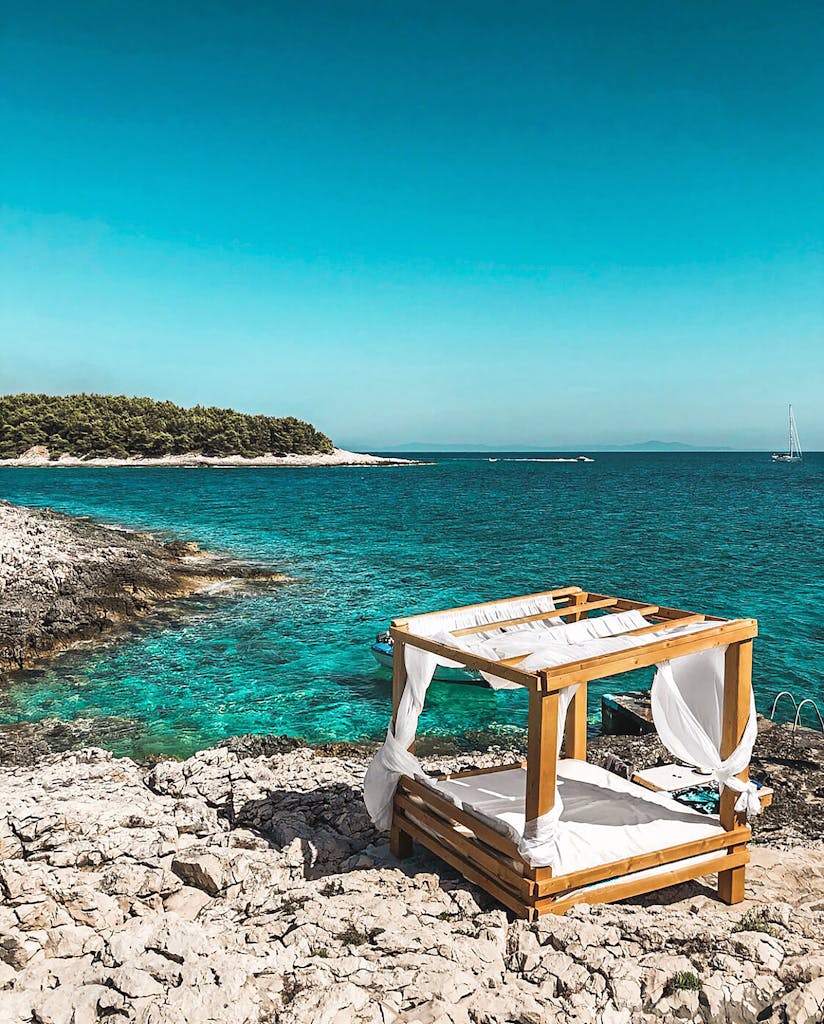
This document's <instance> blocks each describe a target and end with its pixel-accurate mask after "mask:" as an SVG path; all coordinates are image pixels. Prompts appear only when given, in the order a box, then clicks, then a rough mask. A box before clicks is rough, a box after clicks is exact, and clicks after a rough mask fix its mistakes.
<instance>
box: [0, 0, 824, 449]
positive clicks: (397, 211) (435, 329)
mask: <svg viewBox="0 0 824 1024" xmlns="http://www.w3.org/2000/svg"><path fill="white" fill-rule="evenodd" d="M25 7H26V5H23V4H20V5H15V8H14V9H13V8H12V7H10V6H9V5H8V4H7V3H5V4H1V5H0V12H2V14H1V15H0V66H2V68H3V88H2V90H1V91H0V133H1V134H0V139H2V142H1V143H0V144H1V145H2V155H0V391H3V392H11V391H17V390H31V391H54V392H64V393H65V392H71V391H77V390H95V391H104V392H125V393H128V394H148V395H152V396H154V397H158V398H170V399H172V400H174V401H178V402H181V403H184V404H194V403H196V402H202V403H206V404H218V405H228V406H234V407H236V408H239V409H243V410H248V411H256V412H266V413H273V414H287V413H291V414H294V415H298V416H301V417H304V418H307V419H310V420H312V421H313V422H314V423H316V424H317V425H318V426H319V427H321V428H322V429H324V430H326V431H327V432H328V433H330V434H331V435H332V436H333V438H334V439H335V440H336V441H337V442H338V443H340V444H344V445H349V446H355V447H376V448H380V447H386V446H391V445H394V444H396V443H398V442H406V441H428V442H452V443H470V442H478V443H488V444H501V445H506V446H518V445H520V444H529V445H546V446H548V447H554V446H558V445H564V444H573V445H582V446H584V445H586V444H587V443H588V442H589V443H596V442H614V443H624V442H631V441H636V440H644V439H646V438H653V437H654V438H664V439H680V440H683V441H688V442H692V443H698V444H700V443H710V444H713V443H715V444H731V445H740V446H744V447H760V446H763V447H773V446H775V445H778V444H779V443H780V442H781V441H782V440H783V437H784V432H785V417H786V409H785V405H786V402H787V401H789V400H792V401H793V402H794V403H795V406H796V413H797V416H798V421H799V429H800V431H801V437H802V442H804V443H805V446H806V447H810V448H812V447H818V448H824V255H822V253H824V113H823V107H824V102H823V98H824V61H822V59H821V54H822V52H824V6H822V4H821V3H819V2H817V0H810V2H808V3H802V2H797V0H789V2H787V0H783V2H781V3H778V2H775V3H760V2H759V3H752V2H751V0H748V2H734V0H731V2H724V3H720V4H719V3H717V2H709V0H708V2H700V0H689V2H687V0H685V2H680V3H679V2H677V0H671V2H666V3H662V2H660V0H650V2H643V0H638V2H635V0H632V2H629V0H627V2H619V0H603V2H600V3H595V2H586V0H584V2H579V3H573V4H570V3H551V2H549V3H536V4H527V3H512V2H508V3H502V2H500V0H499V2H497V3H494V4H489V3H485V2H479V0H474V2H472V3H457V2H449V3H443V2H437V3H423V2H418V3H406V2H403V0H392V2H384V3H378V2H375V3H358V2H356V0H351V2H341V3H337V4H328V3H312V2H307V3H304V4H293V3H289V4H287V3H277V2H271V3H255V4H253V3H243V2H235V3H228V2H227V3H213V2H209V0H198V2H197V3H188V2H176V3H163V4H155V3H152V2H149V3H141V4H127V3H112V2H106V3H102V2H101V3H97V2H95V0H86V2H83V3H68V2H65V3H62V4H54V3H49V2H48V0H42V2H40V3H37V4H30V5H28V8H29V9H28V10H26V9H25Z"/></svg>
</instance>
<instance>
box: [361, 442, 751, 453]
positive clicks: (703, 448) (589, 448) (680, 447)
mask: <svg viewBox="0 0 824 1024" xmlns="http://www.w3.org/2000/svg"><path fill="white" fill-rule="evenodd" d="M381 450H382V451H383V450H385V451H390V452H503V451H518V452H732V451H735V449H734V448H731V447H730V446H729V445H696V444H686V443H685V442H684V441H638V442H637V443H635V444H590V445H586V444H583V445H579V446H578V447H575V448H572V447H570V446H568V445H565V446H562V447H558V448H556V447H553V446H552V445H534V444H533V445H517V446H511V447H507V446H506V445H494V444H473V445H467V444H435V443H434V442H432V441H430V442H426V441H408V442H407V443H406V444H398V445H391V446H389V445H387V446H386V448H385V449H383V448H382V449H381Z"/></svg>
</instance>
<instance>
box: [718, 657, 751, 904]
mask: <svg viewBox="0 0 824 1024" xmlns="http://www.w3.org/2000/svg"><path fill="white" fill-rule="evenodd" d="M751 687H752V640H748V641H746V642H744V643H738V644H731V645H730V646H729V647H728V648H727V653H726V655H725V656H724V705H723V711H722V719H721V721H722V727H721V749H720V751H719V753H720V754H721V758H722V760H723V759H725V758H727V757H729V756H730V754H731V753H732V752H733V751H734V750H735V748H736V747H737V746H738V744H739V743H740V742H741V737H742V736H743V735H744V729H745V728H746V726H747V722H748V721H749V717H750V690H751ZM738 778H739V779H741V780H742V781H744V782H746V781H747V779H748V778H749V766H748V767H747V768H745V769H744V770H743V771H742V772H740V773H739V775H738ZM737 799H738V794H737V793H736V792H735V791H734V790H731V789H724V790H723V791H722V793H721V807H720V812H719V814H720V818H721V824H722V825H723V826H724V828H726V829H731V830H732V829H735V827H736V825H737V824H738V822H739V816H738V815H736V813H735V809H734V806H733V805H734V804H735V801H736V800H737ZM744 883H745V877H744V867H743V866H741V867H738V868H735V869H732V870H729V871H722V872H721V873H720V874H719V876H718V895H719V896H720V897H721V899H722V900H723V901H724V902H725V903H740V902H741V900H743V899H744Z"/></svg>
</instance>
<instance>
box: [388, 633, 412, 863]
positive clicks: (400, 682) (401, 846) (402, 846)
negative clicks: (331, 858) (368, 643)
mask: <svg viewBox="0 0 824 1024" xmlns="http://www.w3.org/2000/svg"><path fill="white" fill-rule="evenodd" d="M397 628H398V629H403V630H408V628H409V627H408V626H398V627H397ZM405 646H406V645H405V644H404V642H403V641H402V640H400V639H399V638H397V637H396V639H395V643H394V646H393V649H392V727H393V728H394V726H395V720H396V718H397V717H398V707H399V706H400V703H401V697H402V696H403V691H404V689H405V688H406V662H405V661H404V647H405ZM414 747H415V744H414V743H413V744H412V746H411V747H410V748H409V749H410V750H414ZM397 822H398V816H397V814H396V813H395V811H394V810H393V812H392V828H391V830H390V832H389V849H390V850H391V852H392V854H393V856H395V857H397V858H398V860H404V859H405V858H406V857H411V856H412V836H410V835H409V833H407V832H404V831H402V829H401V828H400V827H399V825H398V824H397Z"/></svg>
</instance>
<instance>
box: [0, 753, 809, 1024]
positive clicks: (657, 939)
mask: <svg viewBox="0 0 824 1024" xmlns="http://www.w3.org/2000/svg"><path fill="white" fill-rule="evenodd" d="M774 739H775V740H776V741H777V739H778V738H774ZM785 739H786V737H785ZM782 742H783V740H782ZM230 747H231V748H232V749H230ZM293 747H294V743H293V742H292V741H288V740H287V741H283V740H279V739H277V738H270V739H265V740H264V739H261V738H260V737H254V738H251V739H250V740H243V739H241V740H235V741H233V742H232V743H231V744H229V745H228V746H225V747H221V748H216V749H212V750H206V751H203V752H201V753H199V754H197V755H196V756H194V757H192V758H190V759H189V760H187V761H183V762H177V761H163V762H160V763H159V764H157V765H155V766H153V767H148V766H143V767H141V766H139V765H137V764H135V763H134V762H132V761H129V760H124V759H115V758H113V757H112V756H111V755H110V754H108V753H105V752H104V751H102V750H96V749H86V750H83V751H80V752H74V753H63V754H58V755H53V756H51V757H48V758H46V759H45V760H43V761H42V762H41V763H40V764H38V765H33V766H27V767H16V768H7V769H6V770H5V771H3V772H2V773H0V808H2V810H0V893H2V904H1V905H0V1020H3V1021H4V1022H8V1024H87V1022H88V1024H93V1022H96V1021H100V1020H104V1019H105V1020H110V1019H111V1020H118V1021H135V1022H139V1024H179V1022H183V1021H186V1022H191V1024H201V1022H221V1024H247V1022H248V1024H252V1022H271V1024H307V1022H312V1024H348V1022H353V1024H361V1022H363V1024H366V1022H369V1024H390V1022H408V1024H412V1022H416V1024H450V1022H451V1024H515V1022H518V1024H544V1022H556V1024H597V1022H604V1024H646V1022H653V1021H656V1022H660V1021H668V1022H669V1021H701V1022H729V1024H733V1022H736V1024H738V1022H754V1021H769V1022H772V1024H779V1022H781V1024H788V1022H793V1024H814V1022H818V1021H821V1020H822V1019H823V1017H822V1015H824V937H823V936H824V909H823V908H824V847H822V846H821V844H820V843H818V844H813V845H810V844H809V842H808V843H807V845H800V844H799V838H800V837H799V836H797V835H795V834H793V833H792V830H790V832H784V833H782V834H781V835H780V836H779V835H777V834H776V833H775V830H773V834H772V835H770V839H771V843H770V844H765V843H762V842H756V843H754V844H753V846H752V858H753V862H752V865H751V867H750V869H749V881H748V890H747V897H748V898H747V902H746V903H745V904H744V905H741V906H737V907H726V906H724V905H723V904H721V903H718V902H717V901H716V900H715V898H714V895H713V893H712V891H711V889H709V888H707V887H705V886H704V885H702V884H701V883H697V882H696V883H689V884H686V885H682V886H679V887H677V888H675V889H671V890H668V891H667V892H666V893H663V894H656V895H653V896H651V897H645V898H639V899H635V900H632V901H628V902H626V903H624V904H621V905H613V906H600V907H599V906H594V907H586V906H581V907H578V908H575V909H574V910H572V911H570V912H569V913H568V914H567V915H566V916H564V917H553V916H549V917H546V918H543V919H541V921H539V922H537V923H533V924H529V923H526V922H522V921H514V920H512V919H511V918H510V917H509V916H508V915H507V914H506V913H505V912H504V911H503V910H501V908H500V907H499V906H497V905H496V904H495V903H494V902H493V901H492V900H491V899H490V898H489V897H487V896H486V895H485V894H484V893H482V892H481V891H480V890H478V889H476V888H475V887H474V886H472V885H469V884H467V883H466V882H465V881H463V879H461V878H460V876H458V875H457V874H456V873H455V872H453V871H452V870H451V869H450V868H448V867H447V866H446V865H444V864H443V863H441V862H439V861H438V860H436V859H435V858H434V857H432V856H431V855H429V854H426V853H425V852H422V851H418V853H417V854H416V856H415V858H413V860H411V861H407V862H404V863H402V864H401V863H399V862H397V861H395V860H394V859H393V858H392V857H391V855H390V854H389V851H388V846H387V842H386V836H385V835H382V834H379V833H376V832H375V830H374V828H373V827H372V825H371V823H370V821H369V819H368V817H367V815H366V811H365V809H364V806H363V803H362V800H361V783H362V778H363V773H364V770H365V765H366V763H367V759H366V758H365V757H364V756H362V755H354V754H352V755H347V756H323V755H321V754H319V753H317V752H314V751H312V750H309V749H307V748H301V747H297V748H295V749H290V748H293ZM779 748H780V743H778V745H777V746H776V748H775V756H776V757H777V758H779V759H780V758H781V755H780V754H779V753H778V750H779ZM279 749H282V750H283V752H281V753H278V752H275V751H278V750H279ZM261 750H266V751H267V752H266V753H260V751H261ZM502 756H506V755H505V754H504V752H501V751H496V752H490V753H487V754H483V755H476V756H472V757H469V756H465V757H462V758H460V759H455V758H452V759H446V760H444V759H442V760H441V761H440V762H433V763H432V765H431V766H432V767H439V768H442V769H455V768H458V767H462V766H465V765H466V764H467V763H468V762H472V763H490V762H492V761H494V760H495V759H496V758H500V757H502ZM783 770H789V769H786V766H784V769H783ZM800 773H801V769H799V774H800ZM787 784H788V785H789V784H792V779H789V777H788V779H787ZM783 785H784V783H778V786H779V788H780V787H781V786H783ZM766 820H767V819H765V821H766ZM774 839H780V846H779V845H775V844H774V843H773V842H772V840H774Z"/></svg>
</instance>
